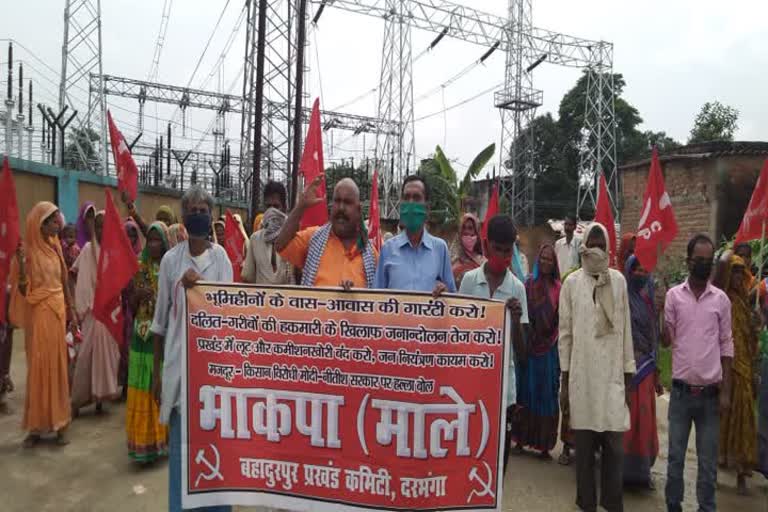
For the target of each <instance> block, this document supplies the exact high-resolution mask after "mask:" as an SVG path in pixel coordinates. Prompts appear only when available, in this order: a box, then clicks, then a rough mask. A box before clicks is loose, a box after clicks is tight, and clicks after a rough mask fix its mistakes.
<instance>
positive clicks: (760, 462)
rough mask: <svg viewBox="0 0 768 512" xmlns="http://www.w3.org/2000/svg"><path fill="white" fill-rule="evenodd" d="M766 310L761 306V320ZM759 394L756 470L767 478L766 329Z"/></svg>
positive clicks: (767, 369)
mask: <svg viewBox="0 0 768 512" xmlns="http://www.w3.org/2000/svg"><path fill="white" fill-rule="evenodd" d="M765 318H766V311H765V309H764V308H763V322H764V323H765ZM760 358H761V360H762V365H761V367H760V396H759V398H758V399H759V401H760V402H759V404H758V411H759V415H758V419H757V470H758V471H759V472H760V473H762V474H763V476H764V477H766V478H768V331H766V330H765V329H763V331H761V333H760Z"/></svg>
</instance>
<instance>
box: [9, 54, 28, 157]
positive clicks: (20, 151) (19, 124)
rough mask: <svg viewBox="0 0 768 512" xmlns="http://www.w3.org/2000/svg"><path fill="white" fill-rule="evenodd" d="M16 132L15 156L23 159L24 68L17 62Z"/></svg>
mask: <svg viewBox="0 0 768 512" xmlns="http://www.w3.org/2000/svg"><path fill="white" fill-rule="evenodd" d="M9 115H10V112H9ZM16 130H17V131H18V134H19V147H18V148H17V150H16V156H18V157H19V158H24V66H23V65H22V63H21V62H19V113H18V114H17V115H16Z"/></svg>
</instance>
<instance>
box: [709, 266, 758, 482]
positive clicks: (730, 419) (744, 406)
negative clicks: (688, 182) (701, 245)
mask: <svg viewBox="0 0 768 512" xmlns="http://www.w3.org/2000/svg"><path fill="white" fill-rule="evenodd" d="M720 263H721V265H720V267H719V269H718V275H717V276H716V279H715V283H716V285H717V286H718V288H720V289H722V290H723V291H724V292H726V293H727V294H728V298H729V299H730V300H731V324H732V329H733V347H734V355H733V364H732V369H731V407H730V409H728V411H727V412H726V413H725V414H722V415H721V416H720V463H721V464H725V465H733V466H735V467H736V470H737V471H738V483H737V486H738V491H739V493H741V494H744V493H746V491H747V481H746V478H747V477H748V476H751V474H752V469H753V468H754V467H755V464H756V463H757V446H756V442H757V416H756V412H755V398H756V393H755V387H754V386H755V383H754V377H755V365H756V364H757V357H758V346H757V331H756V328H755V325H754V323H753V320H752V310H751V308H750V301H749V290H748V289H747V276H748V273H747V272H748V271H747V268H746V265H745V264H744V260H743V259H742V258H740V257H739V256H736V255H734V254H733V253H732V252H731V251H727V252H726V253H725V254H723V256H722V257H721V259H720Z"/></svg>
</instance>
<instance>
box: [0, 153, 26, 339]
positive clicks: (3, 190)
mask: <svg viewBox="0 0 768 512" xmlns="http://www.w3.org/2000/svg"><path fill="white" fill-rule="evenodd" d="M0 198H2V200H1V201H0V324H4V323H5V321H6V318H5V312H6V309H7V308H6V293H5V288H6V286H7V283H8V276H9V275H10V273H11V260H12V259H13V256H14V254H15V253H16V247H18V245H19V239H20V238H21V235H20V233H19V207H18V205H17V204H16V185H15V183H14V182H13V175H12V174H11V166H10V164H9V163H8V157H7V156H6V157H4V158H3V172H2V174H1V175H0Z"/></svg>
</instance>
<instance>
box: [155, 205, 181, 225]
mask: <svg viewBox="0 0 768 512" xmlns="http://www.w3.org/2000/svg"><path fill="white" fill-rule="evenodd" d="M155 220H159V221H160V222H163V223H164V224H165V225H166V226H170V225H171V224H176V222H177V220H176V214H175V213H173V209H172V208H171V207H170V206H168V205H165V204H164V205H162V206H161V207H160V208H158V209H157V213H156V214H155Z"/></svg>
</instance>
